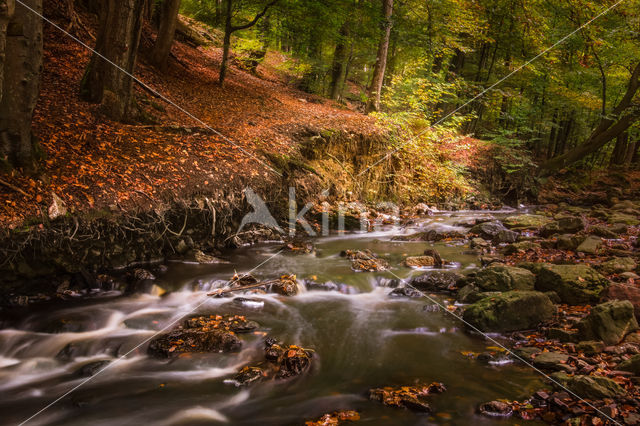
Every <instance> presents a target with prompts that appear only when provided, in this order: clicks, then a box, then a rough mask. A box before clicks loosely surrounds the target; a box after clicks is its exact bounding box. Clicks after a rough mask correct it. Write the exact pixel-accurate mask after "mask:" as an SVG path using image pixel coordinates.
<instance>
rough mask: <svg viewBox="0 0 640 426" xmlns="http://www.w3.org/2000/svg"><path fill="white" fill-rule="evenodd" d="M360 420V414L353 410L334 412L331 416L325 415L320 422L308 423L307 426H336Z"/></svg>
mask: <svg viewBox="0 0 640 426" xmlns="http://www.w3.org/2000/svg"><path fill="white" fill-rule="evenodd" d="M358 420H360V414H359V413H358V412H357V411H353V410H342V411H334V412H333V413H331V414H325V415H324V416H322V417H320V418H319V419H318V420H314V421H311V420H310V421H307V422H305V426H336V425H339V424H340V423H343V422H355V421H358Z"/></svg>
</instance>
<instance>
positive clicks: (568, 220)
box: [540, 216, 585, 237]
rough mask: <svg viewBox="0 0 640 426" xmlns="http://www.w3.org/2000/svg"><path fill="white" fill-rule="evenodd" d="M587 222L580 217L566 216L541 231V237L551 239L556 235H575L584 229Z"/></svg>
mask: <svg viewBox="0 0 640 426" xmlns="http://www.w3.org/2000/svg"><path fill="white" fill-rule="evenodd" d="M584 227H585V222H584V219H582V218H581V217H579V216H564V217H560V218H558V220H556V221H554V222H551V223H548V224H547V225H545V226H544V227H543V228H542V229H541V230H540V235H542V236H543V237H549V236H551V235H554V234H575V233H576V232H580V231H582V230H583V229H584Z"/></svg>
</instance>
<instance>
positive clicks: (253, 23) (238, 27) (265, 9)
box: [231, 0, 278, 32]
mask: <svg viewBox="0 0 640 426" xmlns="http://www.w3.org/2000/svg"><path fill="white" fill-rule="evenodd" d="M276 3H278V0H272V1H271V2H270V3H267V5H266V6H265V7H264V9H262V12H260V13H258V14H257V15H256V17H255V18H253V20H252V21H250V22H248V23H246V24H244V25H238V26H235V25H232V26H231V32H234V31H239V30H246V29H247V28H250V27H253V26H254V25H255V24H256V23H257V22H258V20H259V19H260V18H262V17H263V16H264V15H265V14H266V13H267V10H269V8H270V7H271V6H273V5H275V4H276Z"/></svg>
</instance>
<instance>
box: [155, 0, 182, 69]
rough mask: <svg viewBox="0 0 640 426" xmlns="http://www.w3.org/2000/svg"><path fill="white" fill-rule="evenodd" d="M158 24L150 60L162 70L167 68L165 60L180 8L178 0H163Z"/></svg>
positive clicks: (167, 56) (169, 49)
mask: <svg viewBox="0 0 640 426" xmlns="http://www.w3.org/2000/svg"><path fill="white" fill-rule="evenodd" d="M159 9H160V10H159V13H160V25H159V26H158V37H157V38H156V44H155V45H154V46H153V51H152V52H151V62H153V64H154V65H155V66H156V67H158V68H160V69H162V70H164V69H166V68H167V60H168V59H169V52H171V45H172V44H173V36H174V35H175V33H176V21H177V19H178V10H179V9H180V0H163V2H162V3H161V4H160V6H159Z"/></svg>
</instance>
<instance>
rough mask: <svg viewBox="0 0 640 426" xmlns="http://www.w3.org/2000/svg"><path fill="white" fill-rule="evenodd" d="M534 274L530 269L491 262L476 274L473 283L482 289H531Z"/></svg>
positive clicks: (534, 279) (533, 282)
mask: <svg viewBox="0 0 640 426" xmlns="http://www.w3.org/2000/svg"><path fill="white" fill-rule="evenodd" d="M535 282H536V276H535V275H533V273H531V272H530V271H528V270H526V269H523V268H517V267H515V266H507V265H502V264H493V265H491V266H489V267H487V268H485V269H482V270H481V271H479V272H478V273H477V274H476V277H475V283H476V285H477V286H478V287H479V288H480V289H481V290H482V291H509V290H533V288H534V285H535Z"/></svg>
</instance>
